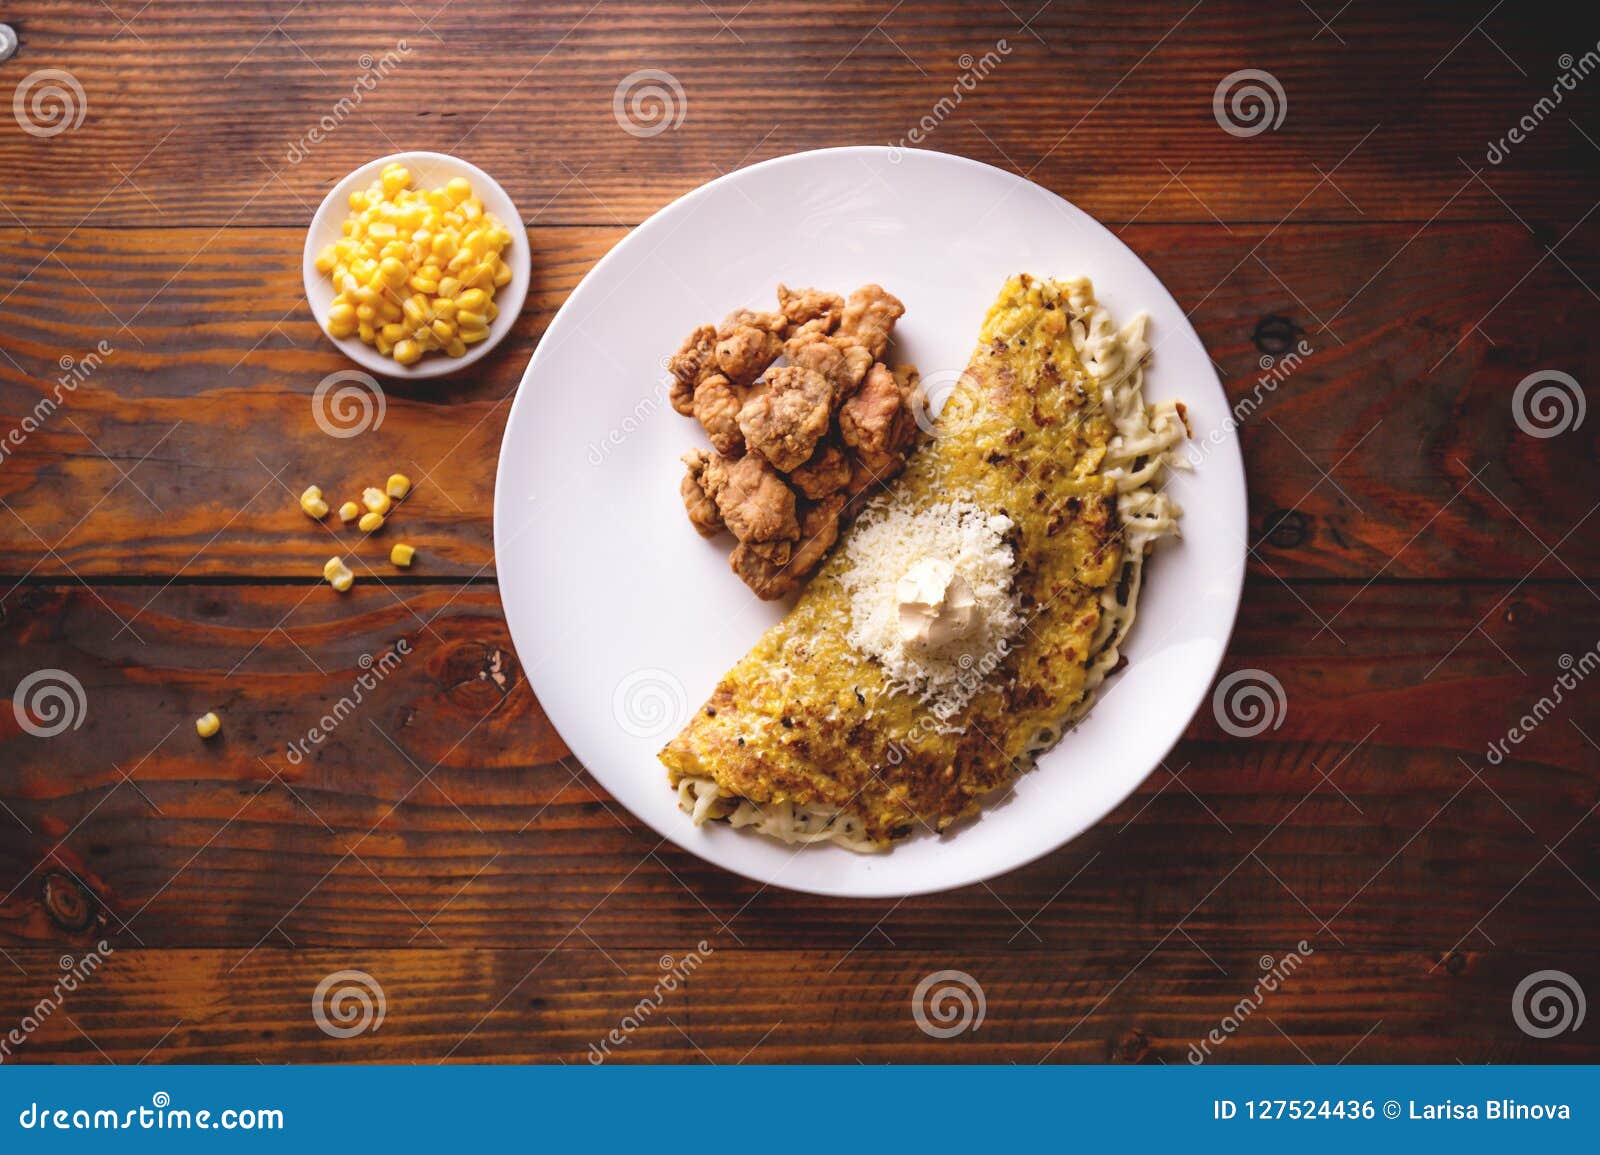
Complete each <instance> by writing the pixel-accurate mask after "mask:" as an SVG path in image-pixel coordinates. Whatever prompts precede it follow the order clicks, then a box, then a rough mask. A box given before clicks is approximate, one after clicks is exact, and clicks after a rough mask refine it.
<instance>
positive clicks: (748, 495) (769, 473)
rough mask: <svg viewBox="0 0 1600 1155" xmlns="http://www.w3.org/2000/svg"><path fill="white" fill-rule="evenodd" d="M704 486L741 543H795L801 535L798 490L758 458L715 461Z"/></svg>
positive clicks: (703, 479)
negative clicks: (785, 482) (796, 508)
mask: <svg viewBox="0 0 1600 1155" xmlns="http://www.w3.org/2000/svg"><path fill="white" fill-rule="evenodd" d="M701 485H702V487H703V488H704V489H705V492H706V493H707V494H708V495H709V496H710V497H711V499H712V500H713V501H715V502H716V503H717V511H718V512H719V513H721V514H722V520H723V522H724V524H726V525H727V527H728V529H729V530H731V531H732V533H733V536H734V537H736V538H738V539H739V540H740V542H763V541H778V540H787V541H793V540H794V539H795V538H796V537H798V536H799V535H800V525H799V523H798V522H797V521H796V520H795V503H794V490H792V489H790V488H789V487H788V486H787V485H785V484H784V481H783V478H782V477H781V476H779V475H778V473H777V471H776V470H774V469H773V468H772V466H770V465H768V464H767V463H766V461H765V460H763V459H762V458H761V457H759V456H757V455H756V454H754V453H747V454H745V455H744V456H743V457H741V458H740V459H739V460H738V461H729V460H728V459H727V458H725V457H713V458H711V459H710V460H709V461H707V462H706V465H705V469H704V471H703V472H702V474H701Z"/></svg>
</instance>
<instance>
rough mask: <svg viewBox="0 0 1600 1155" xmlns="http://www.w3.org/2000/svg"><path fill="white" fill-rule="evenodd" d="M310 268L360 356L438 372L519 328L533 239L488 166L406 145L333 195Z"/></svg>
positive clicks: (399, 370)
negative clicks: (516, 323)
mask: <svg viewBox="0 0 1600 1155" xmlns="http://www.w3.org/2000/svg"><path fill="white" fill-rule="evenodd" d="M304 273H305V279H306V296H307V299H308V300H309V301H310V302H311V306H312V309H313V311H314V312H315V313H316V316H317V320H318V322H319V324H321V326H322V329H323V331H324V332H325V333H327V334H328V336H329V337H330V338H332V339H333V340H334V341H336V342H337V343H339V345H340V346H341V348H343V349H344V350H345V352H347V353H348V354H349V355H350V356H351V357H352V358H353V359H354V360H356V361H357V362H359V363H361V364H362V365H363V366H365V367H367V368H369V369H371V370H372V371H374V372H378V373H384V374H386V375H389V376H419V377H432V376H438V375H441V374H443V373H449V372H453V371H455V370H456V369H458V368H461V367H462V366H464V365H467V364H470V363H471V362H473V361H476V360H477V359H478V358H480V357H481V356H483V354H484V353H486V352H487V351H488V350H489V349H490V348H491V347H493V345H494V344H495V343H496V342H497V341H498V340H499V339H500V338H501V337H503V336H504V335H505V333H506V332H508V331H509V329H510V327H511V323H512V321H513V320H514V319H515V317H516V315H517V314H518V313H519V312H520V311H521V308H522V302H523V300H524V298H525V296H526V294H527V284H528V250H527V238H526V236H525V235H524V233H523V230H522V225H521V220H520V218H519V216H518V215H517V211H516V206H515V205H513V204H512V203H511V199H510V197H509V196H507V195H506V193H505V190H504V189H502V188H501V187H500V186H499V184H497V183H496V182H495V181H494V180H493V179H492V178H490V177H489V176H488V174H486V173H484V172H483V171H482V170H480V169H477V168H475V167H474V166H472V165H469V164H467V163H466V162H465V161H460V160H456V159H455V158H453V157H447V156H444V155H442V154H439V153H402V154H399V155H396V156H393V157H384V158H383V159H381V160H377V161H373V162H372V163H370V164H368V165H364V166H363V167H362V168H360V169H357V170H356V171H355V172H354V173H352V174H350V176H349V177H347V178H346V179H345V180H344V181H342V182H341V183H340V184H339V186H338V187H336V188H335V189H334V190H333V192H331V193H329V194H328V197H327V199H326V200H324V201H323V203H322V206H321V208H319V209H318V210H317V214H316V217H315V218H314V219H313V221H312V226H311V231H310V233H309V235H308V236H307V239H306V251H305V257H304Z"/></svg>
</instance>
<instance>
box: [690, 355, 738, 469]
mask: <svg viewBox="0 0 1600 1155" xmlns="http://www.w3.org/2000/svg"><path fill="white" fill-rule="evenodd" d="M744 403H745V396H744V391H743V390H742V389H735V388H734V387H733V383H732V382H730V381H729V380H728V379H727V378H726V377H724V376H723V375H722V374H721V373H713V374H711V376H709V377H707V378H705V379H704V380H703V381H701V382H700V384H698V385H696V386H695V389H694V418H695V420H696V421H698V422H700V424H701V426H702V427H703V428H704V429H705V431H706V437H707V438H708V439H709V440H710V441H711V447H712V448H713V449H715V450H716V451H717V452H718V453H720V454H722V455H723V456H724V457H738V456H739V455H740V454H742V453H743V452H744V435H743V434H742V433H741V432H740V430H739V411H740V410H741V409H742V408H743V407H744Z"/></svg>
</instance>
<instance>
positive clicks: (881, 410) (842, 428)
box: [839, 362, 918, 460]
mask: <svg viewBox="0 0 1600 1155" xmlns="http://www.w3.org/2000/svg"><path fill="white" fill-rule="evenodd" d="M917 385H918V377H917V371H916V370H915V369H914V368H912V367H911V366H910V365H899V366H896V368H895V369H894V371H892V372H891V371H890V369H889V367H888V366H887V365H884V364H883V363H882V362H879V363H878V364H876V365H874V366H873V367H872V368H871V369H870V370H869V371H868V372H867V377H866V380H865V381H863V382H862V383H861V388H860V389H859V390H858V391H857V392H856V394H855V395H854V396H853V397H851V398H850V399H849V400H848V401H846V402H845V403H844V404H843V405H842V406H841V407H840V409H839V436H840V437H841V438H843V439H844V443H845V444H846V445H848V446H850V447H852V448H853V449H856V450H857V451H859V452H860V453H861V454H862V455H863V457H865V458H867V459H868V460H870V459H872V458H874V457H876V456H878V455H880V454H890V453H902V452H903V451H904V450H905V449H906V448H907V447H908V446H909V445H910V444H911V442H912V441H913V440H914V439H915V438H916V433H917V423H916V414H915V413H914V411H913V410H912V399H913V397H914V396H915V394H916V390H917Z"/></svg>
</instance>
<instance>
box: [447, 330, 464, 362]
mask: <svg viewBox="0 0 1600 1155" xmlns="http://www.w3.org/2000/svg"><path fill="white" fill-rule="evenodd" d="M444 351H445V352H446V353H447V354H449V355H450V356H451V357H465V356H466V355H467V345H466V342H465V341H463V340H462V339H461V336H460V334H457V335H456V336H454V337H451V338H450V342H449V344H447V345H446V346H445V347H444Z"/></svg>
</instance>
